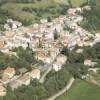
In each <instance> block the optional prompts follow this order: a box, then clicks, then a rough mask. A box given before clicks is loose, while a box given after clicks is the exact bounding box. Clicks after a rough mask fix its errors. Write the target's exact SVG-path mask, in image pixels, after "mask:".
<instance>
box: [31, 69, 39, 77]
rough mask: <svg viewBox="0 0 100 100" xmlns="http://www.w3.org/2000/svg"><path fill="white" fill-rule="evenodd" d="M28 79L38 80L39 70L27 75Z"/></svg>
mask: <svg viewBox="0 0 100 100" xmlns="http://www.w3.org/2000/svg"><path fill="white" fill-rule="evenodd" d="M29 75H30V77H31V78H32V79H40V70H39V69H33V70H32V71H31V72H30V73H29Z"/></svg>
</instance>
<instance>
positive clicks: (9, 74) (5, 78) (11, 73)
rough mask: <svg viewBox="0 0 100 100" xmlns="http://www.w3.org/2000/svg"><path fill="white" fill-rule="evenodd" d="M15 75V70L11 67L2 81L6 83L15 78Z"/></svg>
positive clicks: (5, 72) (7, 69) (4, 74)
mask: <svg viewBox="0 0 100 100" xmlns="http://www.w3.org/2000/svg"><path fill="white" fill-rule="evenodd" d="M14 75H15V69H14V68H12V67H10V66H9V67H7V68H6V69H5V70H4V72H3V77H2V81H3V82H4V83H6V82H7V81H8V80H9V79H11V78H13V76H14Z"/></svg>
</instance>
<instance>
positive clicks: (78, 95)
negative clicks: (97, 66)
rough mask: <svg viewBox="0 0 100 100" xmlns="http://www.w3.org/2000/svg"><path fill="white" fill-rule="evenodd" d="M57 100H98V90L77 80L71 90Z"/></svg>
mask: <svg viewBox="0 0 100 100" xmlns="http://www.w3.org/2000/svg"><path fill="white" fill-rule="evenodd" d="M57 100H100V88H99V87H97V86H95V85H93V84H89V83H87V82H84V81H82V80H77V81H76V83H75V84H74V85H73V87H72V88H71V90H69V92H68V93H65V94H64V95H62V96H61V97H59V98H58V99H57Z"/></svg>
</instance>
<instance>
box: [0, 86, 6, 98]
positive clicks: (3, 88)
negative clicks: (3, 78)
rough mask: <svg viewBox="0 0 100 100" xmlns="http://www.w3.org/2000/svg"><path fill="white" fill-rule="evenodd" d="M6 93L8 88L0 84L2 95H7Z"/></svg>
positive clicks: (0, 94) (0, 93)
mask: <svg viewBox="0 0 100 100" xmlns="http://www.w3.org/2000/svg"><path fill="white" fill-rule="evenodd" d="M5 95H6V89H5V87H4V86H3V85H0V96H5Z"/></svg>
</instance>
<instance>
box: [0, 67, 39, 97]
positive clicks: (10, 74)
mask: <svg viewBox="0 0 100 100" xmlns="http://www.w3.org/2000/svg"><path fill="white" fill-rule="evenodd" d="M33 79H37V80H39V79H40V70H39V69H33V70H32V71H30V72H25V73H21V74H20V75H16V71H15V69H14V68H13V67H9V66H8V67H7V68H6V69H5V70H4V71H3V75H2V78H1V79H0V96H5V95H6V86H7V84H8V83H9V84H10V86H11V88H12V89H13V90H14V89H15V88H18V87H19V86H21V85H26V86H27V85H29V84H30V82H31V80H33Z"/></svg>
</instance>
